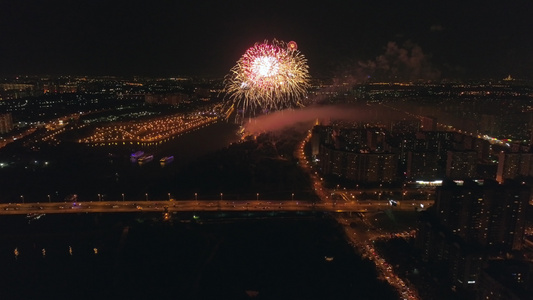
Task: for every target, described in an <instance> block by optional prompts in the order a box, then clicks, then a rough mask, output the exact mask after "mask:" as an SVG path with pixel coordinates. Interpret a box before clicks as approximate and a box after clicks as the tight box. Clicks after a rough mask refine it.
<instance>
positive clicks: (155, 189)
mask: <svg viewBox="0 0 533 300" xmlns="http://www.w3.org/2000/svg"><path fill="white" fill-rule="evenodd" d="M237 128H238V126H237V125H235V124H231V123H226V122H222V121H221V122H218V123H215V124H213V125H211V126H208V127H205V128H201V129H199V130H196V131H193V132H190V133H187V134H184V135H182V136H179V137H176V138H175V139H173V140H171V141H169V142H166V143H162V144H160V145H157V146H138V145H127V146H114V147H110V146H105V147H89V146H86V145H80V144H74V143H68V142H64V143H61V144H59V145H57V146H55V145H54V146H47V145H46V144H44V145H40V151H32V150H29V149H27V148H22V147H16V146H10V147H6V148H5V149H0V162H4V163H7V164H9V165H8V166H7V167H3V168H0V182H1V188H0V201H1V202H18V201H21V197H20V196H21V195H23V197H24V199H25V201H26V202H45V201H48V196H47V195H50V197H51V200H52V201H63V200H64V199H65V197H66V196H67V195H70V194H76V195H78V198H79V199H80V200H82V201H97V200H99V197H98V194H101V195H103V199H104V200H121V199H122V193H124V194H125V198H126V200H141V199H145V198H146V194H148V196H149V199H152V200H154V199H160V200H161V199H168V193H171V194H172V196H173V197H178V196H181V197H188V198H189V199H191V198H192V197H193V195H192V194H191V192H190V191H189V192H188V194H186V195H185V194H184V192H183V189H184V186H183V185H182V184H181V182H180V178H184V177H187V174H185V173H184V172H186V170H187V169H188V168H190V167H191V165H192V166H194V164H195V162H196V161H197V160H198V159H200V158H201V157H202V156H204V155H206V154H209V153H213V152H215V151H217V150H220V149H222V148H224V147H227V146H229V145H230V143H232V142H236V141H238V136H237V135H236V130H237ZM138 150H141V151H144V152H145V153H150V154H153V155H154V160H153V161H152V162H150V163H147V164H144V165H139V164H138V163H136V162H132V161H131V160H130V154H131V153H133V152H134V151H138ZM171 155H173V156H174V157H175V160H174V161H173V162H172V163H170V164H168V165H166V166H164V167H162V166H161V165H160V163H159V159H161V158H162V157H164V156H171ZM199 180H201V179H199ZM196 192H198V193H201V191H196ZM189 194H190V195H189ZM193 194H194V193H193ZM204 196H205V195H204Z"/></svg>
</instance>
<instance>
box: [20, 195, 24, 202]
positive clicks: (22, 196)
mask: <svg viewBox="0 0 533 300" xmlns="http://www.w3.org/2000/svg"><path fill="white" fill-rule="evenodd" d="M20 199H22V203H23V204H24V195H20Z"/></svg>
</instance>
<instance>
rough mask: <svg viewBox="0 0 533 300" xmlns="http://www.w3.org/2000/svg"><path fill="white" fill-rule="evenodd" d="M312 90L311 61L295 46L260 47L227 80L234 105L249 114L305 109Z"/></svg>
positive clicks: (251, 50) (267, 45) (240, 60)
mask: <svg viewBox="0 0 533 300" xmlns="http://www.w3.org/2000/svg"><path fill="white" fill-rule="evenodd" d="M308 87H309V72H308V66H307V60H306V59H305V57H304V56H303V55H302V54H301V53H300V51H298V48H297V45H296V43H295V42H289V43H288V44H286V43H284V42H282V41H277V40H273V41H272V43H269V42H268V41H265V42H264V43H262V44H259V43H256V44H255V45H254V46H253V47H251V48H249V49H248V50H247V51H246V52H245V53H244V55H243V56H242V57H241V58H240V59H239V60H238V61H237V64H236V65H235V66H234V67H233V68H232V69H231V70H230V73H229V74H228V75H227V76H226V78H225V92H226V94H227V95H228V97H229V99H230V100H231V101H230V102H231V103H232V104H234V105H235V106H236V107H237V108H238V109H242V110H243V114H244V112H247V113H249V114H255V112H256V111H257V110H267V111H270V110H276V109H283V108H287V107H293V106H302V101H301V100H302V99H303V98H304V97H305V96H306V94H307V88H308Z"/></svg>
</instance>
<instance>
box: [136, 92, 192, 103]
mask: <svg viewBox="0 0 533 300" xmlns="http://www.w3.org/2000/svg"><path fill="white" fill-rule="evenodd" d="M188 100H189V96H188V95H186V94H181V93H178V94H162V95H157V94H152V95H146V96H145V101H146V103H148V104H163V105H178V104H180V103H182V102H185V101H188Z"/></svg>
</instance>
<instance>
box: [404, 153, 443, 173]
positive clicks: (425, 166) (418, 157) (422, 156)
mask: <svg viewBox="0 0 533 300" xmlns="http://www.w3.org/2000/svg"><path fill="white" fill-rule="evenodd" d="M439 168H440V167H439V156H438V154H437V153H436V152H433V151H409V152H408V155H407V172H406V175H407V178H408V179H413V180H435V179H439V178H438V177H439V176H438V174H439V173H440V172H439Z"/></svg>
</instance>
